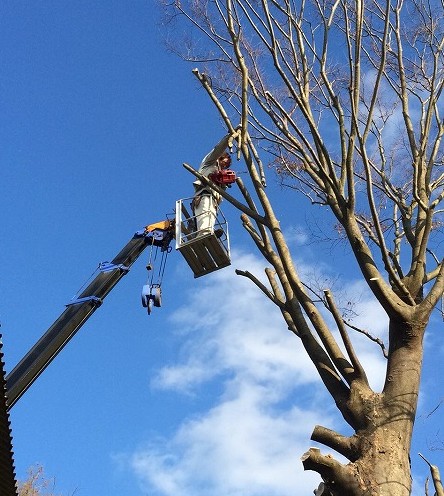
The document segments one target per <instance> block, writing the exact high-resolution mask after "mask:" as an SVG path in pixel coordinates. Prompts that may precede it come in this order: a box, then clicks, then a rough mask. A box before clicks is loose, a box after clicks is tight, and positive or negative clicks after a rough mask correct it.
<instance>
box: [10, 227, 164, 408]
mask: <svg viewBox="0 0 444 496" xmlns="http://www.w3.org/2000/svg"><path fill="white" fill-rule="evenodd" d="M173 233H174V226H173V223H172V222H171V221H168V220H166V221H162V222H158V223H156V224H151V225H149V226H147V227H146V228H145V229H143V230H141V231H138V232H136V233H135V234H134V236H133V237H132V238H131V239H130V241H129V242H128V243H127V244H126V246H125V247H124V248H123V249H122V250H121V251H120V252H119V253H118V254H117V255H116V257H114V259H113V260H112V261H111V262H105V263H102V264H100V265H99V270H100V271H99V273H98V274H97V276H96V277H95V278H94V279H93V280H92V281H91V282H90V284H88V286H87V287H86V288H85V289H84V290H83V291H82V292H81V293H80V294H79V296H78V298H76V299H75V300H74V301H72V302H70V303H69V304H68V305H66V309H65V311H64V312H63V313H62V314H61V315H60V317H59V318H58V319H57V320H56V321H55V322H54V323H53V324H52V326H51V327H50V328H49V329H48V330H47V331H46V333H45V334H44V335H43V336H42V337H41V338H40V339H39V340H38V341H37V343H36V344H35V345H34V346H33V347H32V348H31V349H30V350H29V352H28V353H27V354H26V355H25V356H24V357H23V358H22V360H20V362H19V363H18V364H17V365H16V366H15V367H14V369H13V370H12V371H11V372H10V373H9V374H8V375H7V376H6V377H5V380H6V391H7V393H6V396H7V403H8V410H9V409H11V408H12V407H13V406H14V404H15V403H16V402H17V401H18V399H19V398H20V397H21V396H22V395H23V394H24V393H25V391H26V390H27V389H28V388H29V387H30V386H31V384H32V383H33V382H34V381H35V380H36V379H37V377H38V376H39V375H40V374H41V373H42V372H43V371H44V370H45V368H46V367H47V366H48V365H49V364H50V363H51V361H52V360H53V359H54V358H55V357H56V356H57V354H58V353H59V352H60V351H61V350H62V349H63V347H64V346H65V345H66V344H67V343H68V341H69V340H70V339H71V338H72V337H73V336H74V335H75V333H76V332H77V331H78V330H79V329H80V328H81V327H82V325H83V324H84V323H85V322H86V321H87V320H88V319H89V317H90V316H91V315H92V314H93V313H94V312H95V310H96V309H97V308H98V307H99V306H100V305H101V304H102V302H103V299H104V298H105V297H106V296H107V295H108V293H109V292H110V291H111V290H112V289H113V288H114V286H115V285H116V284H117V283H118V282H119V281H120V279H121V278H122V277H123V276H124V275H125V274H127V273H128V271H129V269H130V267H131V265H132V264H133V263H134V262H135V261H136V260H137V258H138V257H139V256H140V254H141V253H142V252H143V250H144V249H145V248H146V247H147V246H149V245H155V246H159V247H161V249H163V250H166V249H167V248H168V246H169V243H170V242H171V240H172V239H173V236H174V234H173Z"/></svg>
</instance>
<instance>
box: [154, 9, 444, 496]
mask: <svg viewBox="0 0 444 496" xmlns="http://www.w3.org/2000/svg"><path fill="white" fill-rule="evenodd" d="M163 3H164V6H168V7H169V9H168V10H167V12H168V13H169V16H170V17H169V19H168V21H169V22H174V23H179V22H181V21H185V22H186V23H188V24H189V25H192V26H194V28H195V29H194V30H193V31H192V34H191V35H188V36H189V38H188V39H184V40H183V42H182V43H181V44H180V47H181V56H183V57H185V58H187V59H188V60H192V61H193V63H195V64H196V65H199V68H198V69H195V70H193V73H194V75H195V76H196V78H197V79H198V81H199V82H200V84H201V85H202V87H203V88H204V89H205V91H206V92H207V94H208V96H209V98H210V100H211V102H212V103H213V104H214V105H215V106H216V108H217V110H218V111H219V113H220V115H221V117H222V119H223V121H224V123H225V125H226V127H227V129H228V130H229V131H233V130H234V128H235V127H236V126H237V124H238V123H239V122H240V125H241V130H242V132H241V139H240V142H239V151H240V152H241V154H242V156H243V159H244V160H245V163H246V165H247V167H248V171H249V175H250V178H251V184H252V186H251V187H249V188H248V189H247V188H246V187H245V186H244V184H243V182H242V181H240V180H238V186H239V188H240V191H241V193H242V195H243V199H244V202H243V203H241V202H239V201H236V200H235V199H234V198H233V197H232V196H230V195H228V194H226V193H225V192H221V194H223V196H224V197H225V198H226V199H227V200H228V201H230V202H231V203H233V205H235V206H236V207H237V208H238V209H240V210H241V212H242V216H241V219H242V222H243V226H244V227H245V229H246V230H247V232H248V233H249V234H250V236H251V239H252V240H253V242H254V244H255V246H256V247H257V249H258V251H259V252H260V253H261V254H262V256H263V257H264V259H265V260H266V262H267V264H268V265H269V268H267V269H266V270H265V272H266V275H267V277H268V281H269V285H268V286H266V285H264V284H263V283H262V282H260V281H259V278H258V277H257V276H255V275H253V274H250V273H248V272H246V271H242V270H238V271H237V272H238V274H240V275H242V276H246V277H248V278H249V279H251V281H252V282H253V283H255V284H256V285H257V286H258V287H259V289H260V290H261V291H262V292H263V293H264V295H265V296H266V297H268V298H269V299H270V300H271V301H272V302H273V303H274V304H275V305H276V306H277V308H278V309H279V310H280V312H281V313H282V317H283V319H284V321H285V323H286V325H287V326H288V328H289V329H290V330H291V331H292V332H293V333H294V335H295V336H297V337H298V338H299V339H300V341H301V343H302V345H303V347H304V348H305V351H306V353H307V354H308V356H309V357H310V359H311V360H312V362H313V364H314V366H315V367H316V369H317V372H318V373H319V376H320V379H321V380H322V382H323V383H324V385H325V387H326V388H327V390H328V392H329V393H330V395H331V397H332V399H333V400H334V402H335V404H336V406H337V408H338V410H339V412H340V413H341V415H342V417H343V419H344V421H345V422H346V423H347V424H349V426H351V428H352V430H353V435H351V436H345V435H342V434H340V433H339V432H334V431H332V430H330V429H329V428H327V427H324V426H319V425H317V426H315V427H314V430H313V434H312V439H313V440H315V441H317V442H319V443H321V444H323V445H324V446H327V447H329V448H332V449H334V450H335V451H336V452H337V453H339V454H341V455H342V456H344V457H345V458H346V459H347V460H348V461H349V463H340V462H339V461H337V460H335V458H333V457H332V456H330V455H328V456H327V455H325V454H323V453H322V452H321V450H319V449H317V448H311V449H309V450H308V451H307V452H306V453H305V454H304V455H303V457H302V463H303V466H304V468H305V469H306V470H314V471H316V472H318V473H319V474H320V475H321V477H322V479H323V481H324V483H323V484H322V487H323V488H322V491H323V493H322V494H331V495H340V496H348V495H350V496H357V495H360V496H361V495H372V496H373V495H378V496H382V495H385V496H405V495H408V494H410V492H411V470H410V463H409V452H410V444H411V437H412V431H413V425H414V421H415V414H416V408H417V401H418V392H419V383H420V377H421V367H422V357H423V337H424V333H425V330H426V327H427V324H428V322H429V320H430V317H431V314H432V311H433V310H434V309H438V311H439V308H438V307H439V302H440V299H441V298H442V295H443V290H444V263H443V253H442V251H443V236H442V228H443V210H442V203H443V198H444V153H443V146H442V141H441V140H442V137H443V133H444V121H443V116H442V115H441V114H440V107H441V108H442V107H443V103H444V98H443V96H442V91H443V85H444V56H443V49H444V21H443V18H444V4H443V0H430V1H427V0H404V1H403V0H393V1H391V0H386V1H379V0H310V1H307V0H300V1H298V2H296V1H294V0H188V1H186V0H182V1H179V0H177V1H164V2H163ZM175 26H176V25H175ZM188 30H189V26H188ZM175 32H176V35H177V32H178V30H177V29H175ZM174 46H178V45H177V44H172V45H171V47H172V49H174V50H178V49H177V48H174ZM265 161H268V162H269V163H271V164H272V165H273V166H274V167H275V169H276V171H277V173H278V174H279V177H280V178H281V180H282V183H283V184H285V185H286V186H288V187H291V188H294V189H295V191H296V192H297V193H299V194H303V195H305V196H306V197H307V198H308V199H309V201H311V202H312V203H313V204H318V205H320V206H322V207H323V208H324V210H325V211H329V212H331V213H332V214H333V218H334V219H335V220H334V222H335V224H336V226H337V235H338V236H339V237H342V238H344V239H345V240H346V241H347V242H348V244H349V247H350V249H351V251H352V253H353V255H354V257H355V259H356V262H357V265H358V266H359V269H360V273H361V275H362V279H363V280H364V281H365V282H366V284H367V285H368V287H369V289H370V290H371V292H372V293H373V294H374V296H375V298H376V299H377V301H378V302H379V304H380V305H381V307H382V308H383V310H384V311H385V313H386V315H387V319H388V322H389V324H388V332H389V345H388V349H387V350H385V351H386V358H387V361H386V363H387V368H386V377H385V383H384V386H383V389H382V391H374V390H372V388H371V387H370V385H369V381H368V379H367V375H366V371H365V370H364V368H363V366H362V364H361V362H360V360H359V357H358V356H357V354H356V352H355V350H354V347H353V344H352V339H351V337H350V328H349V327H347V325H346V323H345V322H344V318H343V315H342V313H341V311H340V309H339V306H338V304H337V303H336V302H335V298H334V295H333V294H332V291H331V290H329V289H326V290H325V291H324V292H323V294H320V295H319V294H317V296H316V297H314V294H313V292H312V291H311V290H310V289H309V287H308V284H307V283H306V281H303V280H301V278H300V274H299V272H298V267H297V266H295V263H294V260H293V259H292V256H291V254H290V251H289V248H288V246H287V243H286V241H285V238H284V236H283V233H282V230H281V226H280V223H279V221H278V220H277V218H276V216H275V213H274V210H273V206H272V202H271V200H272V199H271V198H270V197H269V196H268V195H267V193H266V178H265V173H264V167H263V162H265ZM187 168H188V169H189V170H190V171H191V172H193V174H195V175H197V173H196V172H195V171H194V170H193V169H192V168H191V167H189V166H188V167H187ZM202 180H203V181H205V178H203V179H202ZM253 192H254V195H253ZM253 196H254V197H253ZM325 308H327V309H328V310H329V312H330V315H331V316H332V319H330V321H331V320H333V321H334V323H335V325H334V326H331V325H328V322H327V319H326V317H325V313H324V311H325ZM337 331H339V332H338V335H339V336H340V339H341V341H342V342H338V341H337V339H335V337H334V336H335V335H336V332H337ZM342 350H345V351H344V352H343V351H342ZM432 476H433V474H432ZM435 487H436V484H435ZM441 490H442V486H441ZM438 494H439V493H438Z"/></svg>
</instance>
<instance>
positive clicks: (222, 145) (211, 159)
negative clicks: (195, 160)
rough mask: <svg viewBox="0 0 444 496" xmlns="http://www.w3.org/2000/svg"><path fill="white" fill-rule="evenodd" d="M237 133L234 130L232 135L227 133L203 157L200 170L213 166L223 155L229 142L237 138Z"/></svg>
mask: <svg viewBox="0 0 444 496" xmlns="http://www.w3.org/2000/svg"><path fill="white" fill-rule="evenodd" d="M238 134H239V131H238V130H236V131H235V132H234V133H229V134H227V135H226V136H224V137H223V138H222V139H221V140H220V141H219V143H218V144H217V145H216V146H215V147H214V148H213V149H212V150H211V152H210V153H209V154H208V155H206V156H205V158H204V159H203V160H202V164H201V166H200V168H201V169H202V168H204V167H208V166H212V165H215V162H216V160H217V159H218V158H219V157H220V156H221V155H222V154H223V153H224V151H225V150H226V149H227V148H228V146H229V145H230V144H231V142H232V141H233V140H234V139H235V138H236V137H237V136H238Z"/></svg>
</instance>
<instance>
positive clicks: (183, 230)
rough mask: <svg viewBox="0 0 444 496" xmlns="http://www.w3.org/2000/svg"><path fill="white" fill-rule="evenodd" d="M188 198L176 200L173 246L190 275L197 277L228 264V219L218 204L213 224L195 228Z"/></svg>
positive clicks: (229, 260)
mask: <svg viewBox="0 0 444 496" xmlns="http://www.w3.org/2000/svg"><path fill="white" fill-rule="evenodd" d="M192 200H193V199H192V198H184V199H182V200H177V202H176V250H178V251H180V253H182V255H183V257H184V258H185V260H186V262H187V263H188V265H189V266H190V268H191V270H192V271H193V273H194V277H200V276H204V275H206V274H209V273H210V272H214V271H215V270H219V269H222V268H224V267H228V266H229V265H230V264H231V259H230V242H229V241H230V240H229V236H228V222H227V220H226V219H225V216H224V214H223V213H222V211H221V209H220V208H218V210H217V215H216V219H215V222H214V227H212V228H210V229H205V230H203V231H196V218H195V216H194V213H193V211H192V209H191V202H192Z"/></svg>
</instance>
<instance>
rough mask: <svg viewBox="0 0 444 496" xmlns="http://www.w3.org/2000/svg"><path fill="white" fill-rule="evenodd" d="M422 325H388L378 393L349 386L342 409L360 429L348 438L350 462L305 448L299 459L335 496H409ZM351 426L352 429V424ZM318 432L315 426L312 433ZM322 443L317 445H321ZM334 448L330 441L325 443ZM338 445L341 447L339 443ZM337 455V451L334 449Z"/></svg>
mask: <svg viewBox="0 0 444 496" xmlns="http://www.w3.org/2000/svg"><path fill="white" fill-rule="evenodd" d="M424 330H425V326H424V325H423V324H422V323H415V324H414V325H413V324H412V323H409V322H399V321H391V322H390V349H389V359H388V364H387V376H386V381H385V385H384V389H383V391H382V393H381V394H375V393H373V392H371V391H369V390H368V389H367V390H365V389H361V388H360V386H359V385H356V386H353V385H352V387H351V395H350V400H349V405H348V408H349V410H350V412H351V413H352V417H354V418H357V419H360V426H359V427H358V428H357V430H356V433H355V435H354V436H352V437H351V438H349V444H348V447H347V451H345V450H344V451H343V454H345V455H346V456H348V458H349V459H350V460H351V462H350V463H349V464H347V465H342V464H340V463H338V462H336V461H335V460H334V459H333V458H332V457H331V456H330V455H327V456H324V455H321V453H320V451H319V450H318V449H316V448H311V449H310V450H309V451H308V452H307V453H306V454H305V455H304V456H303V458H302V459H303V465H304V468H305V469H306V470H315V471H316V472H318V473H319V474H320V475H321V476H322V478H323V480H324V482H325V483H326V485H327V487H328V489H329V490H330V492H331V493H332V494H333V495H335V496H409V495H410V492H411V470H410V458H409V453H410V443H411V436H412V431H413V424H414V420H415V414H416V407H417V401H418V390H419V383H420V371H421V365H422V352H423V346H422V340H423V335H424ZM355 428H356V426H355ZM320 431H322V428H316V429H315V432H316V433H317V435H315V433H314V435H313V439H315V440H319V438H320V436H319V435H318V433H319V432H320ZM321 442H322V441H321ZM327 444H329V446H330V447H334V445H333V444H332V443H327ZM342 446H345V444H344V443H342ZM338 451H341V450H338Z"/></svg>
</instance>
